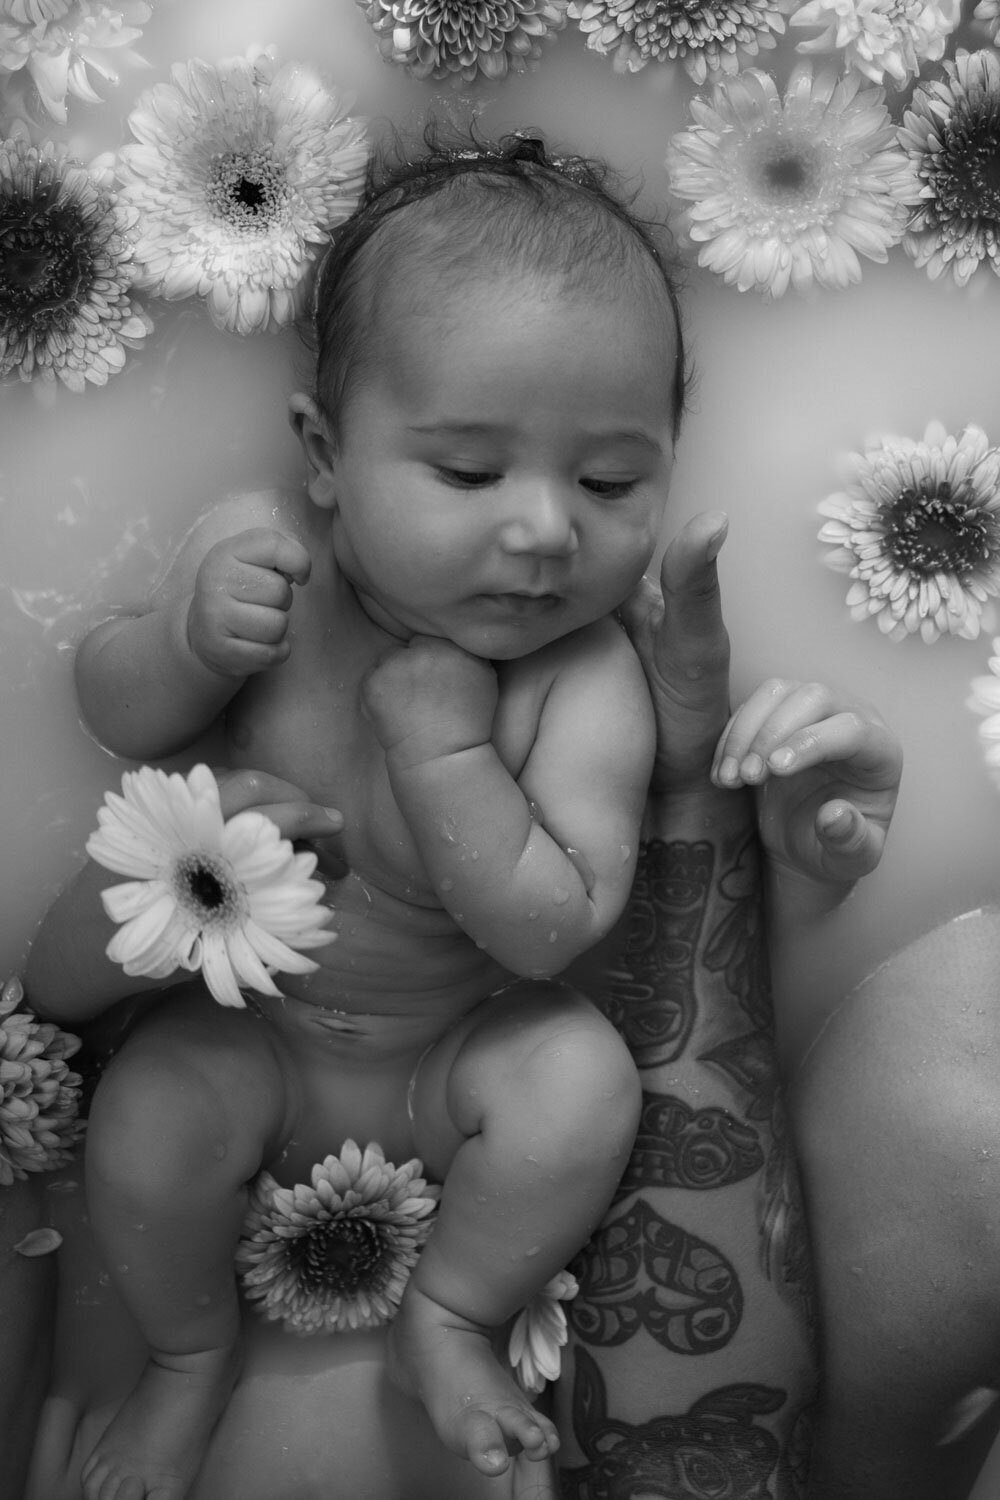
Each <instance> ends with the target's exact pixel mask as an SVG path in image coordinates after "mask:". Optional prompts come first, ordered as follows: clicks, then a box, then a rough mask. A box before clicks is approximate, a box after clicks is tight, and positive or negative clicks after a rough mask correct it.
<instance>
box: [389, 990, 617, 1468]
mask: <svg viewBox="0 0 1000 1500" xmlns="http://www.w3.org/2000/svg"><path fill="white" fill-rule="evenodd" d="M442 1101H444V1105H445V1107H446V1114H444V1113H443V1111H442ZM640 1102H641V1091H640V1086H639V1081H638V1076H637V1074H636V1071H635V1067H634V1065H633V1063H632V1060H631V1058H630V1057H629V1054H628V1052H627V1050H626V1048H625V1046H624V1044H623V1042H622V1041H621V1039H620V1038H619V1036H618V1034H617V1032H615V1030H614V1029H613V1028H612V1027H611V1026H610V1025H609V1024H608V1023H607V1021H605V1020H604V1018H603V1017H602V1016H601V1015H600V1014H599V1013H598V1012H597V1011H596V1010H595V1009H594V1007H593V1006H592V1005H590V1003H589V1002H588V1001H586V1000H584V999H583V997H582V996H580V995H577V994H575V993H574V992H572V991H570V990H567V989H564V988H562V987H560V986H558V985H554V984H530V983H525V984H519V985H517V986H512V987H511V988H509V989H507V990H505V991H504V992H503V993H502V994H501V995H498V996H495V997H493V998H492V999H490V1000H488V1001H486V1002H484V1004H483V1005H482V1006H480V1007H479V1008H478V1010H477V1011H476V1012H475V1014H474V1016H472V1017H470V1018H469V1019H468V1020H467V1022H466V1023H465V1025H464V1026H463V1028H462V1029H461V1031H460V1032H458V1033H451V1034H450V1035H449V1036H446V1037H445V1038H444V1039H443V1040H442V1042H441V1043H439V1045H438V1047H437V1048H436V1049H435V1052H433V1053H431V1054H430V1055H429V1056H428V1057H427V1058H426V1059H425V1061H424V1063H423V1064H422V1065H421V1068H420V1073H419V1076H418V1079H417V1085H416V1088H415V1090H414V1129H415V1135H416V1144H417V1150H418V1151H419V1152H420V1153H421V1155H422V1156H423V1158H424V1162H425V1165H427V1166H429V1167H430V1168H431V1169H432V1170H435V1171H436V1172H437V1173H439V1174H440V1173H442V1172H443V1171H444V1169H445V1167H446V1168H447V1170H446V1172H445V1175H444V1190H443V1193H442V1199H441V1207H440V1210H439V1217H438V1222H437V1224H436V1226H435V1228H434V1231H433V1233H432V1235H431V1237H430V1239H429V1241H428V1242H427V1245H426V1246H425V1248H424V1250H423V1253H422V1254H421V1257H420V1260H419V1262H418V1265H417V1267H416V1269H415V1271H414V1273H413V1276H412V1278H411V1280H410V1282H409V1284H408V1286H407V1289H406V1292H405V1294H404V1297H403V1301H402V1305H401V1307H400V1311H399V1314H398V1316H397V1318H396V1320H395V1322H394V1323H393V1325H392V1328H391V1330H390V1354H391V1371H392V1374H393V1376H394V1378H395V1379H396V1380H397V1382H398V1383H399V1384H400V1385H402V1386H403V1388H404V1389H407V1390H409V1391H410V1392H411V1393H412V1394H415V1395H418V1396H419V1397H420V1399H421V1400H422V1401H423V1403H424V1406H425V1407H426V1408H427V1412H428V1414H429V1416H430V1418H431V1421H432V1422H433V1423H434V1426H435V1428H436V1430H437V1433H438V1435H439V1437H440V1438H441V1439H442V1441H443V1442H445V1443H446V1444H447V1446H448V1447H450V1448H452V1449H453V1450H454V1451H455V1452H457V1453H461V1454H463V1455H464V1456H466V1457H467V1458H469V1459H470V1460H471V1461H472V1463H473V1464H474V1465H475V1466H476V1468H477V1469H479V1470H481V1472H482V1473H484V1474H490V1475H495V1474H500V1473H502V1472H503V1471H504V1470H505V1469H506V1468H507V1466H508V1464H509V1462H510V1455H511V1454H512V1453H516V1452H518V1451H519V1450H520V1449H523V1450H524V1451H525V1453H526V1454H527V1456H528V1457H529V1458H534V1459H544V1458H545V1457H546V1456H547V1455H548V1454H550V1453H552V1452H554V1451H555V1449H556V1447H557V1446H558V1439H557V1437H556V1432H555V1428H554V1427H553V1425H552V1423H551V1422H549V1421H548V1420H547V1419H546V1418H544V1417H541V1416H539V1414H538V1413H537V1412H536V1411H535V1409H534V1407H533V1406H532V1404H531V1402H530V1400H529V1399H528V1397H527V1396H526V1395H525V1394H524V1393H523V1392H522V1391H521V1390H520V1388H519V1387H518V1385H517V1384H516V1383H515V1381H514V1379H513V1376H512V1374H511V1371H510V1368H509V1366H507V1364H506V1362H505V1361H504V1362H503V1363H501V1362H500V1361H499V1360H498V1359H497V1357H496V1356H495V1355H494V1353H493V1348H492V1336H493V1333H494V1331H495V1330H496V1329H497V1328H499V1327H500V1326H501V1325H502V1324H504V1323H506V1322H507V1321H508V1320H509V1319H510V1318H512V1317H513V1316H514V1314H515V1313H517V1312H518V1311H519V1310H520V1309H521V1308H522V1307H524V1306H525V1305H526V1303H527V1302H528V1301H529V1300H530V1298H531V1297H532V1296H533V1295H535V1294H536V1293H537V1292H538V1291H540V1290H541V1288H542V1287H543V1286H544V1285H545V1283H546V1282H547V1281H549V1280H550V1278H551V1277H552V1276H554V1275H555V1274H556V1273H557V1272H558V1271H560V1270H562V1269H563V1268H564V1267H565V1265H566V1263H567V1262H568V1261H569V1260H570V1259H571V1257H572V1256H573V1255H574V1254H575V1253H576V1251H577V1250H579V1249H580V1247H581V1246H582V1245H583V1244H585V1242H586V1240H587V1239H588V1237H589V1235H590V1234H591V1233H592V1231H593V1230H594V1228H595V1227H596V1226H597V1224H598V1223H599V1221H600V1219H601V1217H602V1215H603V1213H604V1211H605V1209H606V1208H607V1206H608V1204H609V1202H610V1201H611V1199H612V1197H613V1196H614V1191H615V1187H616V1185H617V1183H618V1180H619V1178H620V1177H621V1174H622V1172H623V1171H624V1169H625V1165H626V1162H627V1160H628V1153H629V1150H630V1149H631V1146H632V1142H633V1140H634V1137H635V1131H636V1128H637V1125H638V1119H639V1108H640ZM449 1157H450V1161H449Z"/></svg>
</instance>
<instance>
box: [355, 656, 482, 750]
mask: <svg viewBox="0 0 1000 1500" xmlns="http://www.w3.org/2000/svg"><path fill="white" fill-rule="evenodd" d="M497 692H498V689H497V676H496V673H495V672H494V670H493V668H492V667H491V666H490V665H489V663H488V662H485V661H482V660H481V659H480V658H479V657H478V656H471V655H470V654H469V653H468V652H467V651H463V650H462V649H461V647H459V646H455V645H453V644H452V642H451V641H445V640H441V639H439V638H438V637H436V636H425V635H418V636H414V637H413V639H412V640H411V641H410V643H409V645H407V646H404V647H402V648H401V649H400V650H398V651H393V652H392V653H391V654H390V655H388V656H386V657H384V658H383V659H382V661H380V662H379V663H378V664H377V666H375V667H373V668H372V670H371V671H370V672H369V673H368V676H367V677H366V678H365V680H364V683H363V684H362V702H363V704H364V707H365V711H366V713H367V714H368V717H369V718H370V720H371V722H372V724H373V725H374V727H375V733H376V734H377V735H378V737H379V741H380V742H381V744H382V747H383V749H384V750H385V751H386V753H388V752H390V751H391V752H392V753H393V760H394V762H395V764H396V765H397V766H399V767H401V768H404V769H405V768H406V767H408V766H413V765H417V764H422V763H423V762H424V761H429V760H437V759H439V758H440V757H441V756H444V755H454V754H456V753H457V752H458V751H461V750H468V749H470V748H472V747H473V746H475V745H482V744H485V743H486V742H487V741H488V740H489V738H490V736H491V734H492V732H493V715H494V713H495V712H496V705H497Z"/></svg>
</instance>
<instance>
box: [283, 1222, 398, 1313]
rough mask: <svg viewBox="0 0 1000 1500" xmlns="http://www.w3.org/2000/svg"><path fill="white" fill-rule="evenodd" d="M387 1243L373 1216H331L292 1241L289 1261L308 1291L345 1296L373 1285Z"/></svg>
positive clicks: (289, 1247) (290, 1242) (289, 1244)
mask: <svg viewBox="0 0 1000 1500" xmlns="http://www.w3.org/2000/svg"><path fill="white" fill-rule="evenodd" d="M384 1250H385V1246H384V1244H383V1239H382V1235H381V1234H380V1232H379V1230H378V1229H377V1228H376V1227H375V1225H374V1224H373V1223H372V1221H371V1220H370V1219H361V1218H341V1219H331V1220H329V1221H328V1222H327V1223H325V1224H319V1225H317V1226H316V1228H315V1229H310V1231H309V1233H308V1234H304V1235H301V1236H300V1237H299V1238H298V1239H294V1240H290V1241H289V1242H288V1260H289V1264H290V1265H291V1267H292V1269H293V1270H294V1272H295V1275H296V1277H297V1278H298V1281H299V1284H300V1286H301V1287H302V1288H303V1290H304V1291H307V1292H312V1293H316V1292H333V1293H335V1294H337V1295H343V1294H344V1293H348V1292H355V1291H357V1289H358V1287H361V1286H365V1285H370V1283H371V1281H372V1278H373V1276H374V1274H375V1273H376V1271H378V1269H379V1267H380V1265H381V1264H382V1260H383V1255H384Z"/></svg>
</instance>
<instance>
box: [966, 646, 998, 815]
mask: <svg viewBox="0 0 1000 1500" xmlns="http://www.w3.org/2000/svg"><path fill="white" fill-rule="evenodd" d="M989 669H990V672H991V673H992V676H990V677H985V676H984V677H974V678H973V679H972V693H971V695H970V697H969V698H968V700H967V702H966V707H967V708H971V709H972V711H973V713H976V714H981V715H982V716H983V722H982V723H981V724H980V726H979V739H980V743H981V744H982V747H983V759H984V760H985V761H986V766H987V769H988V771H989V773H990V775H991V777H992V778H993V780H994V781H995V782H996V784H997V786H998V787H1000V636H995V637H994V639H993V655H992V656H991V657H990V659H989Z"/></svg>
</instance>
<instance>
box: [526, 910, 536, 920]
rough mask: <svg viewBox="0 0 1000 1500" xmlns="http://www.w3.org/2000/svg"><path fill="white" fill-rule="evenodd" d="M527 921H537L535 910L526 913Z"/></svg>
mask: <svg viewBox="0 0 1000 1500" xmlns="http://www.w3.org/2000/svg"><path fill="white" fill-rule="evenodd" d="M528 921H529V922H537V921H538V913H537V911H529V913H528Z"/></svg>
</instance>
